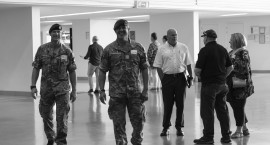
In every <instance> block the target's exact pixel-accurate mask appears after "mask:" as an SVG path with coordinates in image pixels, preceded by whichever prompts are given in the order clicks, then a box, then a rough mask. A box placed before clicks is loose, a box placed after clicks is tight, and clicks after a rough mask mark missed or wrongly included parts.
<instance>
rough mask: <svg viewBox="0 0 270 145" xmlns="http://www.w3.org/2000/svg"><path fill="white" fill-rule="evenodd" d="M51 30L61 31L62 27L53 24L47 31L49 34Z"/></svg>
mask: <svg viewBox="0 0 270 145" xmlns="http://www.w3.org/2000/svg"><path fill="white" fill-rule="evenodd" d="M53 30H62V26H61V25H59V24H53V25H52V26H51V28H50V30H49V34H51V32H52V31H53Z"/></svg>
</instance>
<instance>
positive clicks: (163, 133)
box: [160, 129, 170, 136]
mask: <svg viewBox="0 0 270 145" xmlns="http://www.w3.org/2000/svg"><path fill="white" fill-rule="evenodd" d="M169 134H170V132H169V129H163V130H162V132H161V133H160V136H167V135H169Z"/></svg>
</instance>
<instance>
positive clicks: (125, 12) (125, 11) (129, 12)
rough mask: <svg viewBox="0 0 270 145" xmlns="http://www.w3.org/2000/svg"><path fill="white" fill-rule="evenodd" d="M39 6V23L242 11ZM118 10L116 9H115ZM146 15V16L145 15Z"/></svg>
mask: <svg viewBox="0 0 270 145" xmlns="http://www.w3.org/2000/svg"><path fill="white" fill-rule="evenodd" d="M29 6H35V5H30V4H2V3H1V4H0V10H1V9H11V8H18V7H29ZM36 6H37V7H39V8H40V16H41V23H42V24H44V23H45V22H46V23H45V24H48V23H50V22H48V21H54V22H55V21H61V22H58V23H62V24H63V23H71V22H72V20H76V19H118V18H119V17H124V16H141V15H144V16H143V17H135V18H126V19H127V20H129V21H149V15H160V14H168V13H176V12H177V13H182V12H192V11H196V12H198V15H199V18H200V19H206V18H220V17H221V16H220V15H224V14H231V13H243V11H241V12H240V11H237V10H234V11H232V10H230V11H221V10H215V11H209V10H194V9H193V10H192V9H190V10H189V9H148V8H145V9H144V8H140V9H138V8H121V7H119V8H117V7H100V6H99V7H97V6H95V7H94V6H60V5H36ZM107 10H115V11H114V12H107V13H93V14H81V15H72V16H61V17H51V18H42V17H44V16H53V15H66V14H75V13H89V12H100V11H107ZM117 10H118V11H117ZM145 15H146V16H145ZM256 15H270V12H267V13H266V12H248V13H247V14H246V15H245V16H256ZM54 22H51V23H54Z"/></svg>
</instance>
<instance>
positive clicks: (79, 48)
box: [72, 19, 90, 77]
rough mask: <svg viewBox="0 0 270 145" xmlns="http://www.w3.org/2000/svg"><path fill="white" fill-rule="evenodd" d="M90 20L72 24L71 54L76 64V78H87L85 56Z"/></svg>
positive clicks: (88, 39)
mask: <svg viewBox="0 0 270 145" xmlns="http://www.w3.org/2000/svg"><path fill="white" fill-rule="evenodd" d="M89 32H90V20H88V19H86V20H74V21H73V22H72V35H73V36H72V38H73V53H74V55H75V62H76V64H77V70H76V72H77V76H78V77H81V76H83V77H87V67H88V60H85V59H83V58H81V57H80V56H83V57H84V56H85V55H86V53H87V50H88V46H89V45H90V36H89V35H90V34H89Z"/></svg>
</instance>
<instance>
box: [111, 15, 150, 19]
mask: <svg viewBox="0 0 270 145" xmlns="http://www.w3.org/2000/svg"><path fill="white" fill-rule="evenodd" d="M141 17H149V15H137V16H125V17H117V18H115V19H129V18H141Z"/></svg>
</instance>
